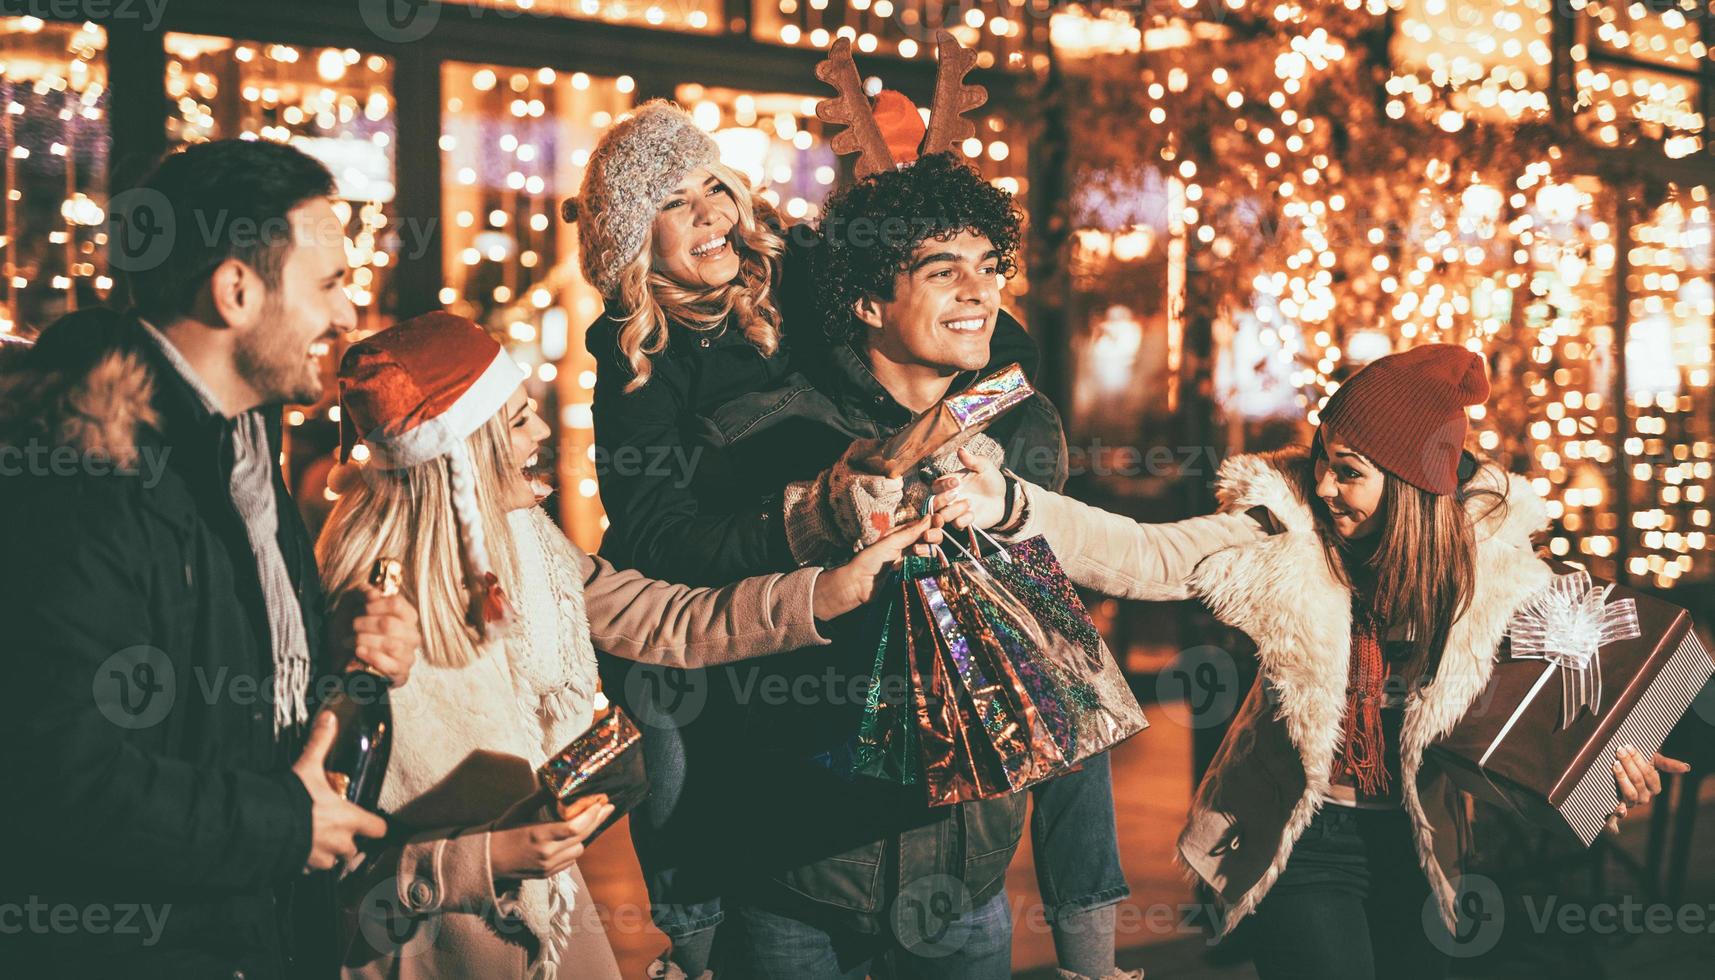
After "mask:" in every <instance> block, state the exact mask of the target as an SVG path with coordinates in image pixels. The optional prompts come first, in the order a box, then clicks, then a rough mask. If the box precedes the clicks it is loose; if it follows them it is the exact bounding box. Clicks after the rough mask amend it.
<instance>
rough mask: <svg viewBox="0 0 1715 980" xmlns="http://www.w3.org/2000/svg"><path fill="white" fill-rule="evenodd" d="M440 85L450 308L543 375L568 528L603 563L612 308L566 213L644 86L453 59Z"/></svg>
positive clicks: (538, 381)
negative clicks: (594, 345)
mask: <svg viewBox="0 0 1715 980" xmlns="http://www.w3.org/2000/svg"><path fill="white" fill-rule="evenodd" d="M441 87H442V93H443V97H444V99H445V102H444V104H443V113H442V116H441V139H440V149H441V161H442V166H441V169H442V173H443V174H444V175H445V180H444V182H443V190H442V192H441V219H442V222H443V234H442V244H443V253H442V266H443V270H444V272H443V282H444V285H443V286H442V288H441V295H440V300H441V305H442V306H444V307H446V308H447V309H449V310H451V311H453V312H455V313H459V314H462V315H464V316H468V317H470V318H471V319H474V320H476V321H477V322H479V323H481V324H483V325H484V326H486V327H487V328H489V329H490V330H491V331H493V332H494V333H495V334H496V335H497V336H499V337H501V338H502V339H503V341H504V342H506V343H507V344H508V345H509V346H510V347H511V349H512V352H513V356H515V357H517V358H518V359H519V360H520V361H521V362H523V363H526V364H528V365H530V366H531V367H532V368H533V369H534V371H535V377H534V380H533V381H532V382H531V383H530V390H531V394H532V396H533V397H535V398H536V399H537V401H538V404H539V409H540V411H541V413H542V417H543V418H545V419H547V420H548V421H549V423H550V425H553V427H554V428H555V430H556V431H555V436H554V440H553V442H552V444H551V445H550V446H549V447H548V448H547V449H546V450H545V451H546V452H550V453H551V454H552V459H551V460H550V461H549V462H552V464H553V466H554V469H555V471H556V476H557V484H558V487H559V489H560V494H559V501H560V518H561V522H562V525H563V526H564V527H565V528H566V530H567V532H568V533H569V534H570V535H571V537H572V538H573V540H575V541H576V542H577V543H578V545H579V546H581V547H583V548H584V549H586V550H588V551H592V552H593V551H595V550H596V547H597V546H598V545H599V544H600V542H601V532H602V530H603V528H604V527H605V526H606V519H605V518H604V517H603V515H602V510H601V500H600V498H599V497H598V496H597V492H598V485H597V481H596V477H597V474H596V465H595V457H594V432H593V430H592V426H591V419H590V405H591V401H592V398H593V395H594V389H595V360H594V359H593V358H592V357H590V355H589V354H588V352H587V351H586V350H585V347H584V331H585V329H586V328H588V326H589V325H590V324H591V323H593V322H594V321H595V320H596V319H597V318H598V317H599V316H600V315H601V312H602V302H601V297H600V296H599V295H597V293H596V291H595V290H594V289H592V288H591V287H590V286H589V284H588V283H586V282H584V279H583V275H582V274H581V273H580V272H579V269H578V255H577V229H576V228H574V227H573V226H571V225H568V224H566V223H565V222H563V221H562V220H560V202H561V201H562V200H564V199H565V198H568V197H571V196H573V195H574V194H576V193H577V192H578V190H579V188H580V187H581V186H582V184H583V173H584V166H585V164H587V163H588V162H589V154H590V151H591V150H592V149H594V147H595V145H596V141H597V140H598V139H600V137H601V134H602V132H603V131H604V130H606V129H607V127H608V126H610V125H612V124H613V122H614V120H615V119H616V118H618V117H619V116H620V115H621V114H623V113H624V112H626V111H628V110H629V109H630V108H631V105H632V100H633V92H634V91H635V88H636V85H635V83H634V82H633V81H632V79H630V78H628V77H624V76H621V77H619V78H602V77H598V76H592V75H587V74H585V73H583V72H559V71H555V70H554V69H551V68H541V69H534V70H532V69H523V68H516V67H505V66H500V65H478V64H470V63H468V62H449V63H448V64H446V65H444V66H443V67H442V70H441Z"/></svg>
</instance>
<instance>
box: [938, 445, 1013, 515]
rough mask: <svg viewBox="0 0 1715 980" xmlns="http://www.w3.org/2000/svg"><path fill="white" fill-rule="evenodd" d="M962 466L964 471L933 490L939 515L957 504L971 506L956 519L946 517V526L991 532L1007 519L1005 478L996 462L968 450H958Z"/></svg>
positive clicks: (945, 477) (946, 477)
mask: <svg viewBox="0 0 1715 980" xmlns="http://www.w3.org/2000/svg"><path fill="white" fill-rule="evenodd" d="M959 462H960V463H961V464H963V466H964V467H965V468H964V469H962V470H960V471H958V472H956V473H949V474H948V475H946V476H943V477H941V478H940V479H938V480H936V481H935V483H934V485H933V486H932V487H930V489H931V490H933V491H934V492H935V494H936V513H938V514H941V513H943V512H945V511H947V510H948V508H950V507H952V506H953V505H954V504H955V503H956V502H958V501H964V502H965V503H967V504H968V505H969V508H968V510H966V511H964V512H963V513H961V514H959V515H957V516H955V515H954V514H951V513H945V514H943V516H944V518H945V519H946V523H950V524H952V525H953V526H954V527H956V528H958V529H960V530H964V529H965V528H968V527H971V526H972V525H975V526H976V527H979V528H991V527H995V526H996V525H999V524H1001V523H1002V522H1004V521H1005V520H1006V518H1007V513H1006V474H1005V473H1002V472H1001V469H1000V466H999V465H998V464H997V463H995V462H994V461H993V460H989V459H985V458H983V457H981V456H978V455H976V454H975V453H972V452H971V451H969V450H967V449H961V450H959Z"/></svg>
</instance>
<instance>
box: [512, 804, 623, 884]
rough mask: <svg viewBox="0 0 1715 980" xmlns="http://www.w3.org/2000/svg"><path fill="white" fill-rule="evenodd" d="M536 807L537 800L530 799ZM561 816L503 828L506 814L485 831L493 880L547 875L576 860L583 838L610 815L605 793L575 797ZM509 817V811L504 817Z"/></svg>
mask: <svg viewBox="0 0 1715 980" xmlns="http://www.w3.org/2000/svg"><path fill="white" fill-rule="evenodd" d="M532 800H533V802H534V804H535V806H533V809H539V805H540V802H541V801H540V800H539V799H536V798H532ZM563 814H564V815H565V819H561V820H548V821H544V822H542V823H527V824H524V825H522V826H517V827H505V826H504V825H505V824H506V823H507V817H502V818H501V819H500V820H499V821H497V822H496V825H495V829H494V830H490V831H489V832H488V863H489V869H490V872H491V873H492V874H493V875H494V880H495V881H496V882H503V881H518V880H520V879H523V878H548V877H552V876H553V875H556V874H559V873H560V872H562V871H564V870H566V869H567V868H569V867H571V866H572V865H573V864H575V863H577V860H578V858H580V857H582V856H583V853H584V840H585V839H586V838H587V837H589V835H590V834H592V833H594V832H595V829H596V828H597V827H600V826H601V825H602V824H603V823H605V822H606V821H607V818H608V817H610V816H612V815H613V804H611V803H609V802H608V801H607V796H606V795H603V794H597V795H595V796H590V797H586V798H584V799H581V800H577V801H575V802H574V803H572V804H571V806H570V807H568V808H566V809H565V810H564V811H563ZM510 816H512V814H511V813H510V812H509V813H508V817H510Z"/></svg>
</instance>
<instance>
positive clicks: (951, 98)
mask: <svg viewBox="0 0 1715 980" xmlns="http://www.w3.org/2000/svg"><path fill="white" fill-rule="evenodd" d="M935 49H936V53H937V54H938V55H939V57H940V63H939V65H938V66H937V67H936V69H935V101H934V102H933V103H932V104H931V105H930V108H929V124H928V126H927V127H925V126H924V124H923V119H922V117H921V116H920V115H918V112H917V107H916V106H914V105H912V104H911V100H910V99H908V98H906V97H905V96H903V95H901V94H900V93H898V92H895V91H892V90H890V89H884V90H883V91H882V92H881V94H879V95H877V96H876V100H875V104H874V105H873V106H872V105H871V104H870V101H869V98H868V97H867V96H865V95H864V91H863V79H862V78H861V77H859V75H858V70H857V65H856V64H855V63H854V62H853V61H852V42H851V40H850V39H849V38H840V39H839V40H838V41H835V42H834V46H833V47H832V48H830V49H828V57H827V59H826V60H825V61H823V62H822V63H820V64H818V65H817V66H816V77H817V78H819V79H821V80H822V81H824V82H827V83H828V84H829V85H832V86H833V87H834V89H835V91H837V92H838V93H839V94H838V95H837V96H835V97H834V98H831V99H823V100H822V101H821V102H818V103H816V118H818V119H820V120H822V121H823V122H825V123H831V124H834V125H839V126H844V127H846V128H845V129H843V130H841V131H840V132H838V133H836V134H835V135H834V138H833V140H832V141H831V143H830V145H831V146H832V147H833V150H834V152H835V153H838V154H840V155H842V156H844V155H846V154H848V153H857V154H859V157H858V162H857V175H858V177H859V178H863V177H868V176H869V175H870V174H876V173H882V172H884V171H888V170H892V169H894V168H895V167H897V166H900V165H902V164H908V163H913V162H915V161H916V160H917V158H918V157H920V156H923V155H925V154H929V153H943V152H948V151H950V150H952V149H953V147H955V146H957V145H958V144H959V143H961V142H963V141H964V140H966V139H969V138H970V137H972V136H975V135H976V131H977V130H976V124H975V123H972V122H971V121H970V120H969V119H966V118H965V115H964V114H965V113H967V112H970V111H971V110H972V109H975V108H977V107H979V106H981V105H982V104H983V103H985V102H987V101H988V92H987V90H985V89H984V88H983V87H982V86H981V85H966V84H965V76H966V75H967V74H969V73H970V70H971V68H972V67H974V66H975V65H976V62H977V55H976V52H974V51H969V50H966V49H965V47H964V46H963V45H961V44H959V42H958V39H956V38H954V37H953V35H952V34H951V33H950V32H948V31H937V32H935Z"/></svg>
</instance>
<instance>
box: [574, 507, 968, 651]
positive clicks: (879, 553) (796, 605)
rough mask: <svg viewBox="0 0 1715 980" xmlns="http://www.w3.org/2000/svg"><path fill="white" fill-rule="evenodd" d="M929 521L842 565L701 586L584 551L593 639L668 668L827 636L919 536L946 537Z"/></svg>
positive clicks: (582, 561) (777, 648)
mask: <svg viewBox="0 0 1715 980" xmlns="http://www.w3.org/2000/svg"><path fill="white" fill-rule="evenodd" d="M930 524H931V519H930V518H927V517H925V518H923V519H921V520H919V521H916V522H913V523H911V524H908V525H905V526H903V527H901V528H899V529H898V530H896V531H894V532H893V533H891V534H889V535H887V536H886V537H884V538H882V539H881V540H880V541H878V542H876V543H875V544H873V545H871V546H869V547H868V548H865V549H863V550H862V551H860V552H858V553H857V554H856V555H854V556H853V557H852V559H851V561H849V562H847V563H846V564H844V565H841V566H839V567H838V568H830V569H821V568H801V569H799V570H797V571H795V572H787V573H784V574H775V575H759V576H756V577H754V578H747V579H744V580H742V581H739V582H734V583H733V584H731V585H727V586H722V587H720V588H692V587H690V586H685V585H674V584H671V583H668V582H662V581H659V580H656V579H652V578H649V577H648V576H646V575H644V574H643V573H641V572H638V571H621V570H619V569H616V568H614V567H613V565H611V564H609V563H608V562H607V561H606V560H605V559H602V558H600V557H594V556H590V555H586V554H584V553H582V552H581V551H580V552H578V562H579V571H580V573H581V574H582V576H583V580H584V607H585V609H586V610H587V612H588V616H589V623H590V640H591V641H592V642H593V643H594V645H595V646H596V648H597V649H600V650H604V651H606V652H608V653H611V654H613V655H615V656H619V657H624V658H625V659H627V660H636V661H639V662H641V663H650V664H657V665H660V666H664V667H678V668H695V667H713V666H716V665H719V664H724V663H731V662H732V661H735V660H744V659H747V658H750V657H760V656H766V655H768V654H772V653H781V652H784V651H788V650H797V649H800V648H802V647H810V646H821V645H823V644H826V643H827V642H828V641H827V640H826V639H825V638H823V636H822V635H821V634H820V633H819V632H818V631H817V629H816V623H817V622H818V621H827V620H831V619H834V618H837V617H839V616H843V615H845V614H846V613H848V612H851V611H852V610H854V609H857V608H858V607H860V606H862V605H864V604H865V603H867V602H869V601H870V599H871V598H873V597H874V595H875V592H876V589H877V588H878V583H879V581H880V580H881V578H882V576H883V575H884V574H885V573H886V571H887V569H888V568H889V567H890V566H891V565H892V563H893V562H895V561H897V560H898V559H899V558H900V556H901V555H902V554H903V552H904V550H905V549H906V548H907V547H910V546H911V545H913V544H915V543H916V542H918V541H920V540H923V541H930V542H933V541H936V540H939V535H940V531H939V530H937V529H934V528H931V527H930Z"/></svg>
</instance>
